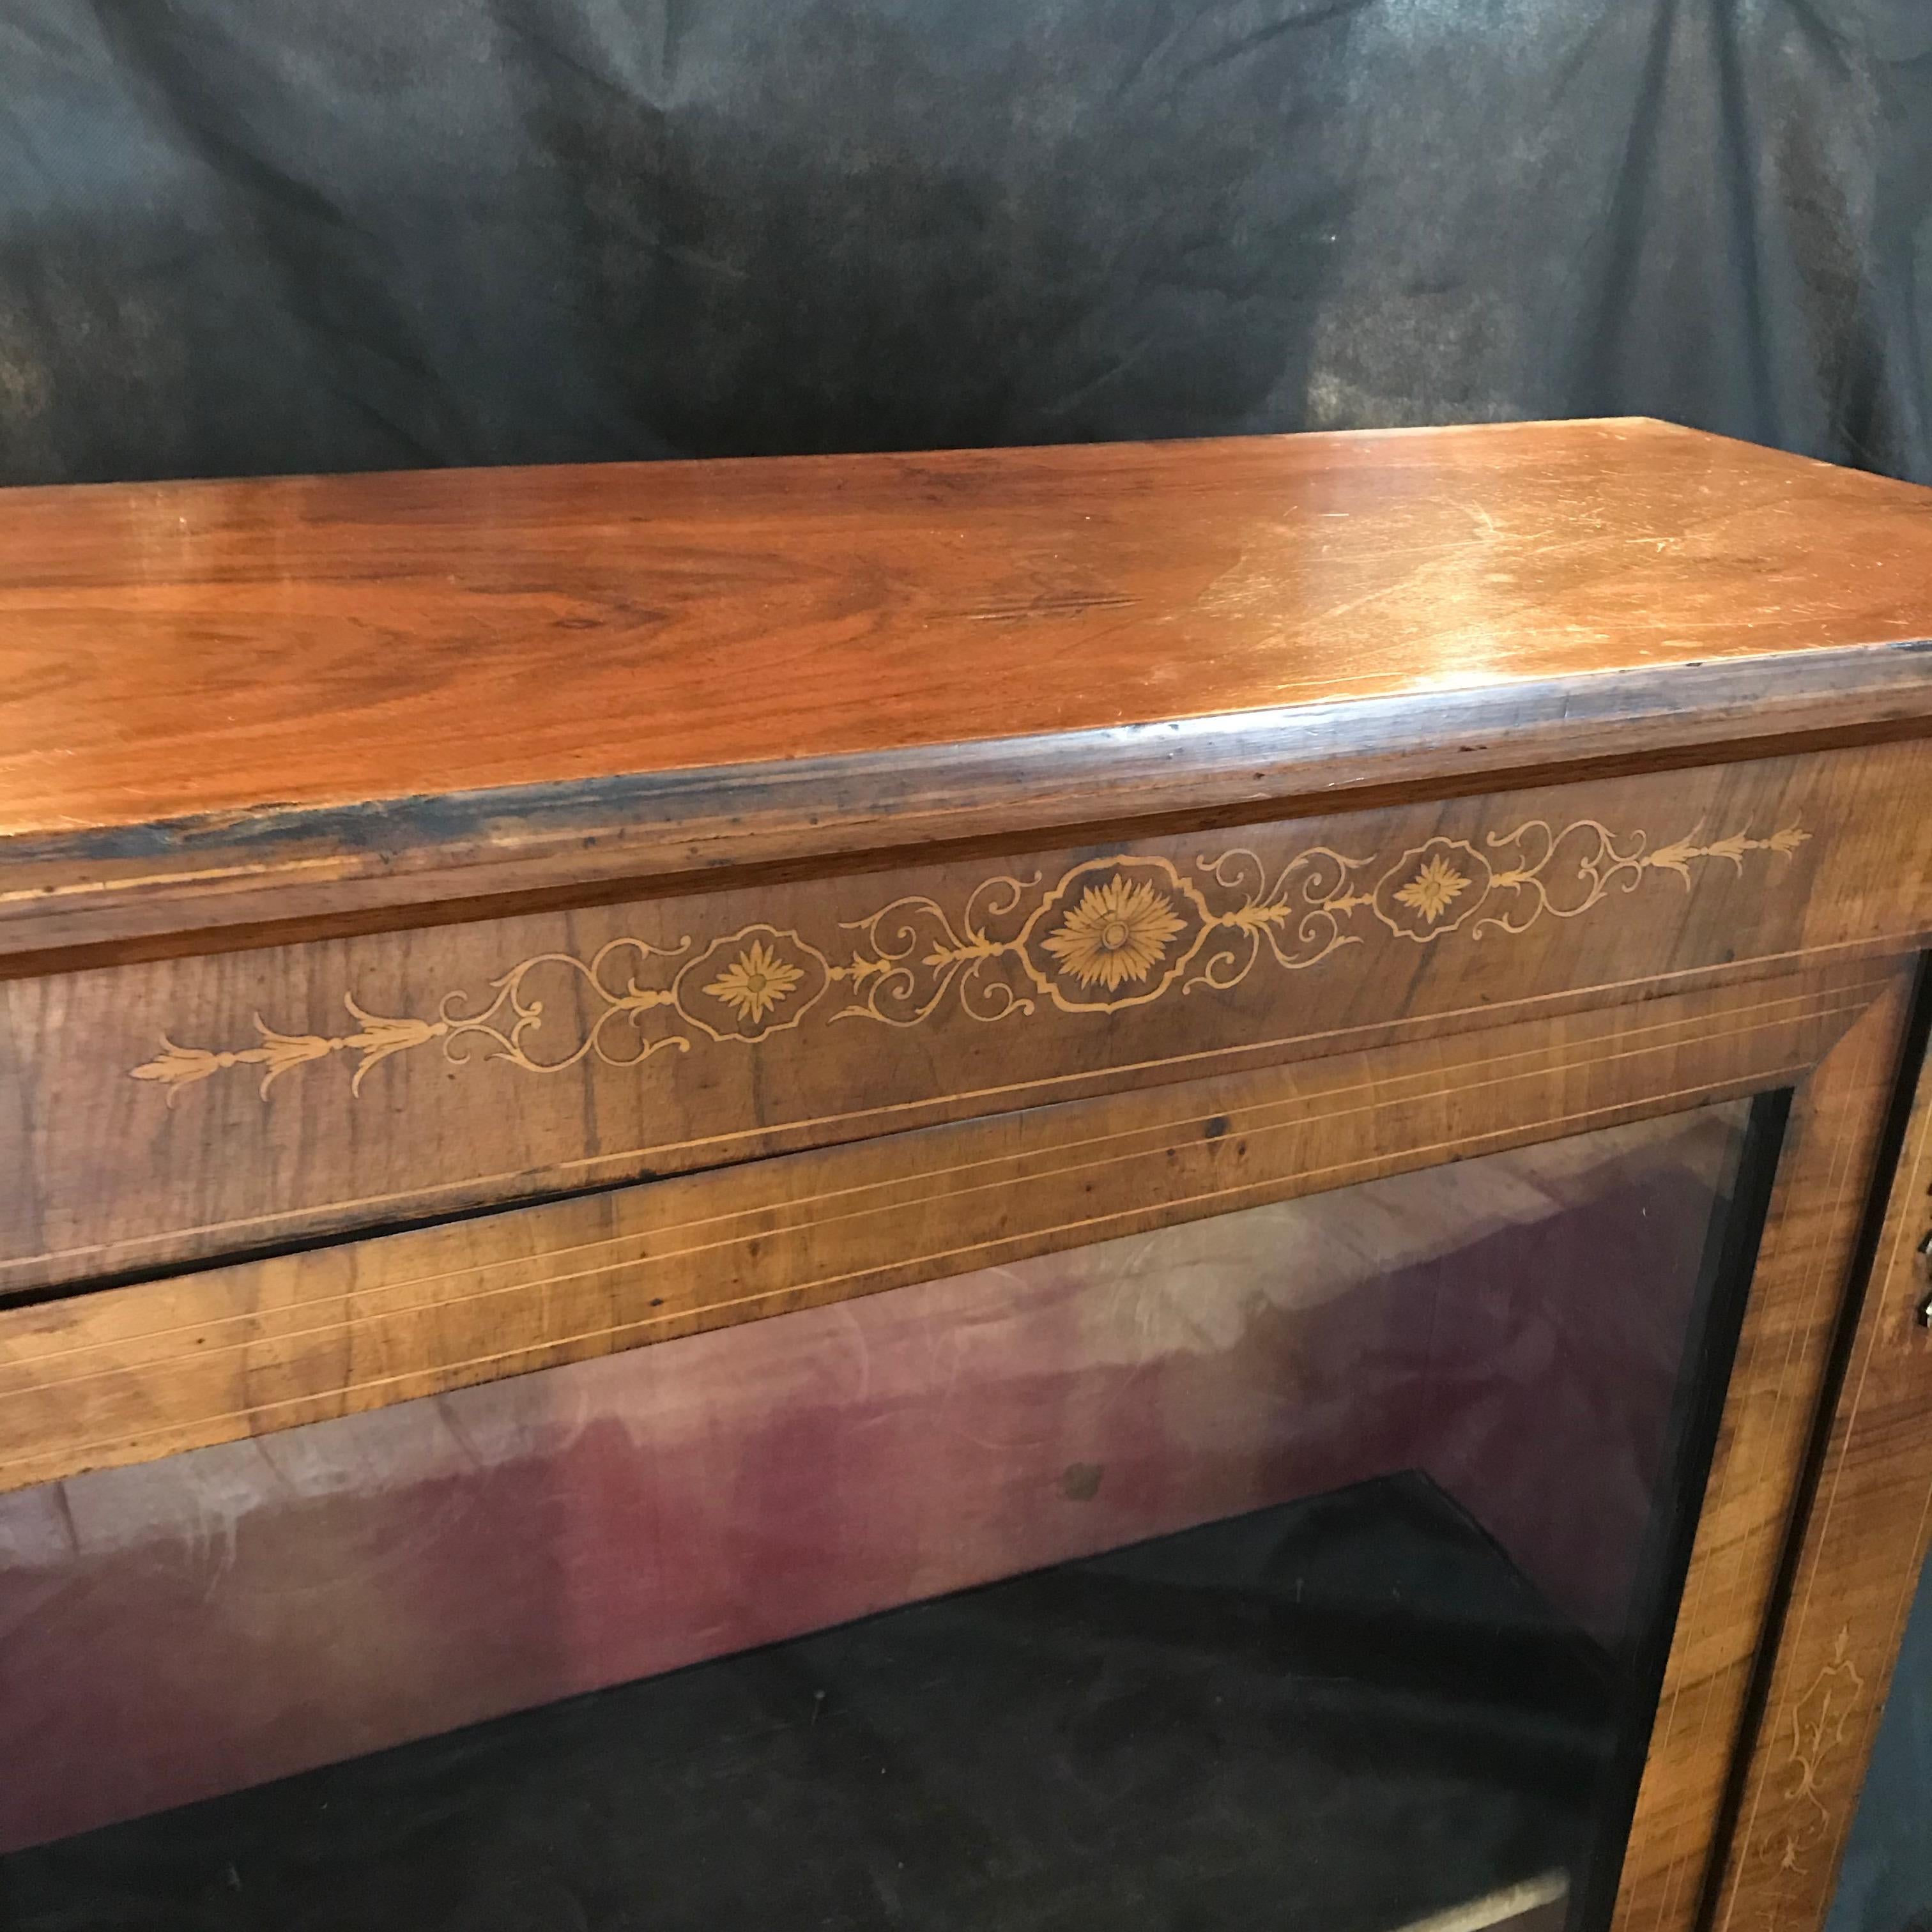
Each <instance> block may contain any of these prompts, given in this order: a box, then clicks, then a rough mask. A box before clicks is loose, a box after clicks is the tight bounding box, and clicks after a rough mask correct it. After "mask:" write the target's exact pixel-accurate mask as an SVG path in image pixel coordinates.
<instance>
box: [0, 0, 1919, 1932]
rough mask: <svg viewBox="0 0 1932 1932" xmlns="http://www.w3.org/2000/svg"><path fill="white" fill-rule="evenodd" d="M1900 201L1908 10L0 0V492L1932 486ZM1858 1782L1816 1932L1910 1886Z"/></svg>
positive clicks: (1591, 4)
mask: <svg viewBox="0 0 1932 1932" xmlns="http://www.w3.org/2000/svg"><path fill="white" fill-rule="evenodd" d="M1929 194H1932V0H1730V3H1729V4H1727V0H1299V4H1289V0H1247V4H1235V0H1204V4H1201V5H1196V6H1193V7H1189V6H1184V5H1176V4H1168V0H709V4H705V0H409V4H404V5H398V4H397V0H303V3H302V4H301V5H296V4H294V0H93V3H92V5H89V4H83V0H0V481H7V482H15V483H26V482H51V481H86V480H98V479H110V478H149V477H160V476H199V475H236V474H245V473H250V472H271V471H278V470H279V471H288V470H296V471H301V470H330V469H352V468H375V467H388V466H410V465H419V464H431V463H508V462H549V461H559V460H573V459H591V458H614V457H656V456H671V455H679V456H706V455H724V454H744V453H752V452H775V451H806V450H832V449H884V448H905V447H916V446H936V445H946V444H954V445H958V444H1001V443H1037V442H1049V441H1068V440H1088V439H1093V438H1100V437H1169V436H1183V435H1196V434H1208V433H1219V432H1227V431H1268V430H1295V429H1305V428H1358V427H1363V426H1367V425H1386V424H1398V423H1419V422H1457V421H1466V420H1471V419H1484V418H1493V417H1524V416H1574V415H1603V414H1619V413H1646V414H1651V415H1658V416H1669V417H1673V418H1675V419H1677V420H1679V421H1680V422H1688V423H1693V424H1697V425H1701V426H1703V427H1705V428H1712V429H1717V430H1722V431H1727V432H1729V433H1730V434H1733V435H1737V436H1742V437H1749V438H1751V439H1753V440H1757V441H1760V442H1765V443H1776V444H1781V445H1782V446H1785V447H1787V448H1788V449H1796V450H1801V451H1804V452H1808V453H1810V454H1812V455H1820V456H1824V457H1829V458H1832V459H1834V460H1838V461H1841V462H1848V463H1857V464H1860V465H1862V466H1866V467H1869V468H1872V469H1879V470H1882V471H1885V472H1888V473H1890V474H1892V475H1900V476H1906V477H1911V478H1916V479H1918V480H1919V481H1928V482H1932V215H1928V195H1929ZM1920 1621H1921V1631H1920V1634H1918V1637H1916V1639H1915V1641H1916V1642H1917V1643H1918V1646H1919V1652H1920V1654H1919V1655H1918V1657H1917V1658H1916V1660H1915V1661H1913V1662H1912V1663H1910V1664H1909V1666H1908V1674H1909V1682H1912V1683H1913V1684H1915V1685H1918V1686H1919V1691H1918V1703H1917V1706H1916V1708H1917V1709H1918V1712H1920V1715H1919V1716H1918V1718H1915V1719H1912V1720H1910V1721H1911V1722H1913V1723H1915V1724H1917V1725H1918V1727H1920V1730H1921V1731H1925V1732H1932V1709H1927V1703H1926V1699H1925V1697H1924V1695H1923V1685H1924V1680H1925V1679H1926V1678H1927V1676H1932V1655H1927V1654H1926V1653H1932V1632H1927V1631H1924V1629H1923V1628H1922V1627H1923V1625H1924V1622H1925V1619H1924V1618H1922V1617H1921V1620H1920ZM1894 1706H1895V1707H1894V1718H1896V1719H1897V1720H1898V1721H1899V1722H1901V1723H1902V1722H1906V1721H1907V1718H1908V1717H1909V1714H1908V1713H1906V1712H1905V1707H1904V1706H1903V1704H1900V1703H1898V1701H1897V1700H1894ZM1881 1765H1882V1775H1881V1776H1880V1777H1879V1778H1876V1779H1875V1780H1874V1784H1873V1795H1872V1801H1871V1802H1870V1804H1869V1805H1868V1806H1867V1817H1866V1819H1865V1820H1864V1821H1863V1823H1861V1831H1860V1836H1859V1839H1858V1843H1857V1845H1856V1846H1855V1855H1854V1858H1853V1861H1852V1871H1853V1872H1854V1873H1855V1874H1862V1876H1858V1878H1857V1881H1856V1882H1855V1884H1854V1885H1852V1886H1851V1887H1850V1888H1848V1893H1847V1894H1846V1896H1843V1897H1841V1909H1840V1912H1839V1913H1838V1920H1837V1921H1836V1923H1837V1925H1838V1927H1839V1929H1840V1932H1849V1928H1851V1927H1858V1928H1859V1932H1897V1927H1899V1926H1900V1925H1901V1924H1903V1923H1905V1922H1906V1918H1908V1917H1909V1914H1910V1913H1911V1912H1912V1910H1913V1909H1916V1908H1917V1907H1918V1906H1921V1905H1922V1906H1923V1907H1924V1909H1926V1910H1927V1912H1928V1914H1932V1869H1928V1866H1932V1848H1928V1847H1927V1846H1926V1845H1925V1844H1924V1843H1918V1845H1917V1847H1916V1849H1913V1846H1914V1841H1915V1838H1918V1839H1923V1838H1924V1836H1925V1835H1924V1834H1923V1832H1921V1831H1919V1830H1918V1828H1917V1824H1916V1822H1915V1816H1914V1814H1916V1819H1917V1820H1922V1819H1923V1817H1924V1816H1925V1815H1926V1814H1927V1808H1928V1805H1932V1799H1928V1797H1927V1792H1926V1790H1925V1789H1924V1785H1925V1783H1926V1781H1927V1780H1928V1778H1932V1737H1928V1736H1921V1735H1918V1733H1900V1731H1899V1730H1898V1728H1897V1724H1896V1723H1895V1724H1894V1725H1893V1726H1891V1727H1890V1728H1888V1733H1887V1739H1886V1742H1885V1746H1884V1747H1882V1750H1881ZM1915 1780H1916V1781H1917V1782H1916V1788H1915V1784H1914V1781H1915ZM1887 1817H1889V1818H1890V1819H1891V1821H1892V1823H1891V1825H1890V1826H1888V1825H1887V1824H1886V1823H1885V1820H1886V1818H1887ZM1874 1820H1876V1822H1874ZM1888 1830H1890V1831H1891V1832H1892V1833H1893V1834H1894V1835H1893V1837H1892V1838H1890V1839H1887V1838H1885V1832H1887V1831H1888ZM1914 1860H1916V1861H1917V1863H1916V1864H1914V1863H1913V1861H1914ZM1852 1891H1855V1892H1856V1894H1857V1896H1856V1897H1852V1896H1851V1895H1850V1894H1851V1892H1852Z"/></svg>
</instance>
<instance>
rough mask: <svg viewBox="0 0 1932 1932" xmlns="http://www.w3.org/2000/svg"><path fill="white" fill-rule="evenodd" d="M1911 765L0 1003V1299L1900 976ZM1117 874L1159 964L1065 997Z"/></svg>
mask: <svg viewBox="0 0 1932 1932" xmlns="http://www.w3.org/2000/svg"><path fill="white" fill-rule="evenodd" d="M1927 771H1928V760H1927V747H1926V746H1925V745H1883V746H1876V747H1872V748H1867V749H1864V750H1862V751H1847V752H1840V753H1835V754H1808V755H1807V756H1805V757H1800V758H1795V759H1785V760H1765V761H1762V762H1759V763H1750V764H1740V765H1735V766H1724V767H1712V768H1707V769H1703V770H1700V771H1697V772H1688V773H1679V774H1651V775H1645V776H1643V777H1639V778H1623V779H1614V780H1608V781H1601V782H1598V783H1595V784H1580V785H1571V786H1560V787H1547V788H1545V789H1543V790H1538V791H1534V792H1525V793H1510V794H1506V795H1504V796H1499V797H1496V798H1490V799H1457V800H1451V801H1448V802H1444V803H1442V804H1439V805H1421V806H1409V807H1403V808H1390V809H1387V810H1384V811H1376V812H1368V813H1356V814H1346V815H1338V816H1335V817H1328V818H1322V819H1317V820H1298V821H1288V822H1285V823H1277V824H1271V825H1264V826H1243V827H1239V828H1233V829H1226V830H1222V831H1217V832H1210V833H1207V834H1202V835H1190V836H1188V837H1185V838H1181V837H1174V838H1161V839H1152V840H1142V841H1134V842H1131V843H1129V844H1125V845H1114V846H1100V847H1085V848H1070V849H1063V850H1058V851H1051V852H1047V853H1034V854H1026V853H1005V854H1002V855H999V856H989V857H985V858H981V859H975V860H973V861H971V862H955V863H951V864H948V865H935V866H922V867H915V868H910V869H907V870H905V871H885V872H878V873H860V874H853V875H851V876H849V877H844V878H841V879H838V880H822V881H784V882H777V883H772V884H770V885H768V886H754V887H745V888H742V889H736V890H733V891H727V892H715V893H709V894H702V895H689V896H681V897H676V898H661V899H650V900H646V901H641V902H639V903H637V904H630V905H623V906H616V907H585V908H583V909H580V910H577V911H574V912H571V913H547V914H544V915H541V916H527V917H523V918H519V919H507V920H501V921H492V922H479V923H476V924H469V925H458V926H446V927H439V928H431V929H419V930H416V931H411V932H398V933H376V934H369V935H362V936H359V937H357V938H352V939H345V940H336V941H314V942H311V943H308V944H304V945H299V946H292V947H276V948H270V949H266V950H260V951H254V952H246V953H221V954H217V955H214V956H207V957H201V958H187V959H167V960H160V961H152V962H142V963H140V964H138V965H129V966H123V967H116V968H106V969H101V970H98V971H86V972H73V973H65V974H48V975H43V976H36V977H31V978H26V979H19V980H13V981H11V982H7V983H0V1165H4V1166H5V1169H6V1171H7V1172H9V1173H10V1175H12V1176H13V1185H12V1187H10V1188H9V1189H7V1190H0V1291H5V1290H8V1289H10V1290H13V1291H16V1292H18V1291H23V1290H28V1289H41V1288H45V1287H47V1286H67V1285H71V1284H74V1283H83V1282H87V1281H92V1280H101V1278H103V1277H114V1276H116V1275H118V1274H123V1273H125V1272H127V1271H132V1270H137V1269H151V1268H157V1267H160V1266H162V1265H169V1264H171V1263H175V1262H181V1261H188V1260H196V1261H199V1260H206V1259H216V1258H220V1257H221V1256H228V1255H233V1254H236V1253H243V1252H248V1251H249V1250H255V1249H258V1248H260V1247H265V1246H269V1245H277V1244H284V1243H287V1242H290V1241H297V1240H301V1239H312V1238H316V1237H317V1236H318V1235H329V1234H335V1233H338V1232H342V1231H344V1230H345V1229H356V1228H368V1227H371V1226H384V1225H391V1226H393V1225H395V1224H398V1223H404V1222H407V1221H409V1220H413V1219H421V1218H423V1217H427V1216H430V1215H435V1214H447V1213H449V1212H452V1211H458V1210H464V1209H469V1208H477V1207H484V1206H490V1205H502V1204H503V1203H505V1202H514V1201H517V1200H525V1199H532V1198H535V1197H537V1196H541V1195H543V1194H544V1193H554V1192H556V1191H559V1190H566V1189H571V1188H583V1187H592V1186H604V1185H609V1184H612V1183H613V1182H621V1181H631V1180H636V1179H637V1178H641V1177H643V1176H644V1175H653V1174H655V1175H667V1174H670V1173H675V1172H688V1171H690V1170H692V1169H698V1168H703V1167H709V1166H717V1165H718V1164H720V1163H724V1162H727V1161H730V1160H742V1159H745V1158H748V1157H754V1156H757V1155H762V1154H772V1153H776V1152H781V1151H790V1150H795V1149H798V1148H805V1147H810V1146H814V1145H829V1144H832V1143H834V1142H844V1141H850V1140H853V1139H859V1138H861V1137H862V1136H865V1135H868V1134H875V1133H889V1132H894V1131H898V1130H902V1129H904V1128H908V1127H919V1126H923V1125H929V1124H934V1123H936V1122H938V1121H946V1120H951V1119H959V1118H967V1117H969V1116H971V1115H976V1114H988V1113H994V1112H1003V1111H1007V1110H1010V1109H1016V1108H1020V1107H1025V1106H1036V1105H1039V1104H1041V1103H1047V1102H1053V1101H1058V1100H1069V1099H1073V1098H1076V1097H1079V1096H1081V1095H1082V1094H1095V1093H1098V1092H1101V1091H1106V1090H1107V1089H1109V1088H1120V1087H1125V1086H1133V1085H1147V1084H1150V1083H1154V1082H1163V1081H1173V1080H1178V1079H1188V1078H1192V1077H1194V1076H1199V1075H1205V1074H1210V1073H1217V1072H1221V1071H1232V1070H1237V1069H1240V1068H1244V1067H1253V1066H1255V1065H1257V1064H1263V1063H1265V1062H1268V1061H1277V1060H1283V1059H1289V1058H1304V1057H1308V1056H1311V1055H1321V1054H1324V1053H1328V1052H1337V1051H1340V1050H1343V1049H1360V1048H1362V1047H1365V1046H1370V1045H1373V1044H1374V1043H1376V1042H1378V1041H1381V1040H1400V1039H1403V1038H1413V1037H1417V1036H1418V1034H1421V1033H1422V1032H1424V1031H1431V1030H1433V1031H1443V1032H1450V1031H1455V1030H1457V1029H1458V1028H1468V1027H1470V1026H1472V1025H1486V1024H1491V1023H1493V1022H1495V1021H1496V1019H1498V1018H1499V1017H1501V1016H1505V1015H1508V1014H1510V1013H1516V1012H1539V1013H1541V1012H1549V1011H1554V1010H1561V1009H1563V1008H1565V1007H1587V1006H1589V1005H1592V1004H1598V1005H1601V1004H1613V1003H1616V1002H1618V1001H1623V1000H1627V999H1628V998H1631V997H1633V996H1634V995H1636V994H1637V993H1638V992H1666V991H1676V990H1681V989H1688V988H1690V987H1692V986H1697V985H1699V984H1703V983H1709V981H1711V980H1714V979H1717V978H1722V977H1746V976H1748V975H1751V974H1763V972H1765V971H1770V970H1776V969H1778V968H1781V966H1783V965H1787V964H1790V963H1792V962H1799V961H1809V962H1817V963H1820V964H1823V963H1825V962H1829V961H1832V960H1834V959H1851V958H1855V957H1863V956H1883V955H1885V954H1896V953H1902V952H1904V951H1906V950H1909V949H1910V948H1912V947H1915V946H1917V945H1918V944H1921V943H1923V941H1924V939H1925V938H1926V937H1927V935H1932V892H1928V889H1927V881H1928V878H1932V817H1929V816H1928V815H1927V814H1924V813H1921V812H1918V811H1915V810H1914V809H1912V808H1911V802H1912V799H1914V798H1915V796H1917V795H1918V794H1919V793H1921V791H1922V789H1923V787H1924V784H1925V781H1926V778H1927ZM1432 877H1436V878H1439V880H1441V881H1442V884H1441V890H1442V893H1443V895H1444V896H1443V897H1442V898H1441V899H1440V901H1438V900H1436V899H1435V898H1432V897H1431V896H1430V885H1429V880H1430V878H1432ZM1116 886H1118V889H1120V890H1121V892H1124V893H1125V895H1127V898H1128V899H1129V900H1130V901H1131V902H1132V904H1133V905H1138V906H1139V907H1140V908H1141V910H1142V913H1144V914H1145V915H1146V916H1150V917H1151V918H1152V919H1154V922H1155V930H1154V932H1153V935H1152V940H1153V946H1154V951H1155V952H1157V953H1158V957H1157V958H1155V957H1151V956H1150V957H1145V958H1144V957H1143V956H1141V955H1139V954H1137V953H1133V952H1132V951H1131V950H1130V951H1129V952H1128V953H1124V954H1122V955H1121V958H1120V962H1119V971H1120V973H1121V976H1122V977H1120V978H1119V979H1118V980H1117V981H1116V982H1115V983H1112V984H1110V983H1109V981H1108V979H1107V977H1106V972H1105V971H1103V972H1101V973H1100V976H1099V977H1089V978H1085V979H1083V977H1082V973H1083V971H1087V970H1088V969H1090V968H1094V967H1096V966H1099V967H1103V968H1104V967H1105V965H1106V957H1107V956H1106V953H1105V951H1104V948H1103V947H1100V944H1099V942H1100V941H1102V940H1103V938H1104V934H1103V932H1101V931H1100V927H1099V926H1094V925H1093V924H1092V922H1091V920H1088V915H1087V913H1085V910H1083V908H1085V907H1086V906H1087V904H1088V901H1089V899H1090V898H1095V899H1097V900H1098V899H1103V898H1105V897H1106V895H1107V894H1108V893H1109V892H1112V891H1114V890H1115V889H1116ZM1130 913H1131V907H1130ZM1083 922H1085V925H1083ZM1133 922H1134V921H1133V917H1132V916H1130V919H1129V920H1128V922H1127V923H1128V925H1129V926H1131V925H1132V924H1133ZM1105 923H1106V921H1104V920H1103V921H1102V922H1101V924H1102V925H1104V924H1105ZM1083 931H1084V932H1085V935H1086V936H1085V940H1084V941H1083V940H1082V932H1083ZM1123 931H1124V932H1125V931H1126V928H1125V927H1124V929H1123ZM1068 935H1070V937H1067V936H1068ZM1083 944H1085V945H1086V946H1087V947H1088V948H1089V950H1088V951H1087V952H1083V951H1082V946H1083ZM1069 946H1071V947H1072V950H1070V951H1069V950H1066V949H1067V947H1069ZM1056 947H1060V948H1061V950H1059V951H1056V950H1055V948H1056ZM758 962H767V963H768V965H769V969H770V971H772V974H775V976H776V977H775V978H774V979H773V980H772V984H771V985H770V986H769V988H768V989H766V992H765V993H764V994H763V995H760V996H758V997H756V998H747V997H746V996H747V995H748V993H749V992H750V986H749V983H748V982H747V983H745V985H742V986H741V985H739V983H738V981H737V980H735V979H734V977H733V976H734V975H739V974H746V973H751V972H752V971H754V969H755V968H757V965H758ZM1108 970H1112V969H1108ZM734 1001H735V1002H736V1004H734Z"/></svg>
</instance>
